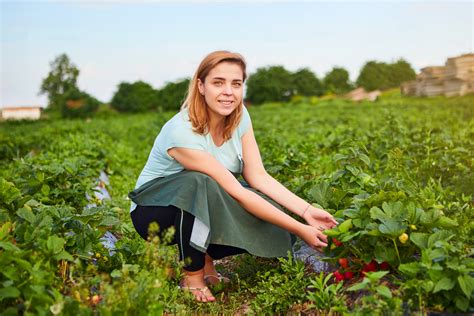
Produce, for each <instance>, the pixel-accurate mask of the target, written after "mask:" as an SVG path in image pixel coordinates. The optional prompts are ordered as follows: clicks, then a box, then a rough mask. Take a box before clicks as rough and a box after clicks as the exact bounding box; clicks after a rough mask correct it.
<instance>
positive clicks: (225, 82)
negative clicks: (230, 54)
mask: <svg viewBox="0 0 474 316" xmlns="http://www.w3.org/2000/svg"><path fill="white" fill-rule="evenodd" d="M243 76H244V74H243V72H242V69H241V68H240V66H239V65H238V64H235V63H229V62H222V63H220V64H218V65H217V66H215V67H214V68H213V69H211V71H210V72H209V74H208V75H207V77H206V78H205V79H204V82H202V81H201V80H200V79H198V88H199V93H201V94H202V95H203V96H204V98H205V100H206V103H207V106H208V109H209V110H210V111H211V117H217V118H224V117H226V116H228V115H229V114H231V113H232V112H233V111H234V110H235V109H236V108H237V106H239V105H240V103H241V102H242V96H243Z"/></svg>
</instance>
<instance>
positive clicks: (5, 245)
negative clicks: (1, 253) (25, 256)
mask: <svg viewBox="0 0 474 316" xmlns="http://www.w3.org/2000/svg"><path fill="white" fill-rule="evenodd" d="M0 248H3V249H5V250H7V251H14V252H19V251H21V250H20V248H18V247H17V246H15V245H14V244H12V243H10V242H8V241H0Z"/></svg>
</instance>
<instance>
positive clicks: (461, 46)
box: [0, 0, 474, 106]
mask: <svg viewBox="0 0 474 316" xmlns="http://www.w3.org/2000/svg"><path fill="white" fill-rule="evenodd" d="M0 1H1V29H0V34H1V50H0V54H1V91H0V93H1V99H0V105H1V106H15V105H33V104H40V105H46V103H47V99H46V97H45V96H38V92H39V87H40V84H41V80H42V79H43V78H44V77H46V76H47V74H48V72H49V70H50V66H49V63H50V62H51V61H52V60H54V58H55V57H56V56H58V55H59V54H61V53H66V54H67V55H68V56H69V58H70V59H71V60H72V62H73V63H74V64H75V65H76V66H77V67H78V68H79V69H80V75H79V79H78V82H79V87H80V88H81V89H83V90H85V91H86V92H88V93H90V94H92V95H94V96H95V97H97V98H99V99H100V100H101V101H104V102H108V101H110V99H111V97H112V95H113V94H114V92H115V91H116V88H117V85H118V84H119V83H120V82H123V81H126V82H134V81H136V80H144V81H146V82H148V83H150V84H151V85H153V86H154V87H156V88H159V87H161V86H162V85H163V84H164V83H165V82H167V81H174V80H177V79H180V78H184V77H191V76H192V74H193V72H194V71H195V69H196V68H197V66H198V64H199V62H200V60H201V59H202V58H203V57H204V56H205V55H206V54H207V53H209V52H211V51H214V50H218V49H227V50H231V51H237V52H240V53H241V54H243V55H244V56H245V58H246V59H247V63H248V71H249V73H252V72H254V71H255V70H256V69H257V68H259V67H264V66H269V65H283V66H285V67H286V68H287V69H288V70H291V71H295V70H297V69H299V68H302V67H308V68H310V69H311V70H312V71H313V72H315V73H316V75H317V76H318V77H322V76H324V74H325V73H326V72H327V71H329V70H330V69H331V68H332V67H334V66H342V67H345V68H346V69H347V70H349V72H350V74H351V79H353V80H355V79H356V78H357V75H358V72H359V70H360V68H361V67H362V66H363V64H364V63H365V62H366V61H368V60H378V61H385V62H392V61H395V60H396V59H398V58H404V59H406V60H407V61H408V62H410V63H411V64H412V66H413V67H414V68H415V70H416V71H419V69H420V68H422V67H425V66H430V65H443V64H444V62H445V60H446V58H448V57H453V56H457V55H460V54H463V53H469V52H473V42H474V40H473V29H474V22H473V15H474V12H473V11H474V8H473V6H474V5H473V3H474V2H473V1H462V2H455V1H409V0H405V1H377V2H376V1H365V2H355V1H331V2H324V1H305V2H298V1H269V0H267V1H264V0H260V1H199V0H195V1H174V2H171V1H167V2H165V1H152V0H149V1H123V0H122V1H105V0H96V1H73V0H70V1H41V0H37V1H18V0H16V1H7V0H0Z"/></svg>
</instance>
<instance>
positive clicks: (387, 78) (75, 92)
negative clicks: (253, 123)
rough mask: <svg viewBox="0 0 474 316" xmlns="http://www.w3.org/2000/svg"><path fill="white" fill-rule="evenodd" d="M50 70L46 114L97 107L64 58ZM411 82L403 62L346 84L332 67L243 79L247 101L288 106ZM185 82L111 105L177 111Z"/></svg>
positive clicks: (130, 88) (369, 66) (371, 68)
mask: <svg viewBox="0 0 474 316" xmlns="http://www.w3.org/2000/svg"><path fill="white" fill-rule="evenodd" d="M50 66H51V71H50V72H49V74H48V76H47V77H46V78H44V79H43V81H42V83H41V88H40V93H42V94H46V95H47V96H48V110H50V111H57V112H60V113H61V114H62V116H63V117H83V116H89V115H90V114H91V113H93V112H95V111H96V110H97V109H98V108H99V106H100V104H102V102H100V101H99V100H97V99H96V98H95V97H93V96H92V95H90V94H88V93H87V92H85V91H81V90H80V89H79V88H78V87H77V78H78V76H79V73H80V71H79V69H78V67H77V66H76V65H74V64H73V63H72V62H71V61H70V59H69V57H68V56H67V55H66V54H61V55H59V56H58V57H56V59H55V60H54V61H53V62H51V64H50ZM415 77H416V74H415V71H414V70H413V68H412V67H411V65H410V64H409V63H408V62H407V61H405V60H403V59H399V60H397V61H396V62H394V63H385V62H378V61H368V62H367V63H365V65H364V66H363V67H362V69H361V71H360V73H359V76H358V77H357V80H356V81H355V82H351V81H350V79H349V72H348V71H347V70H346V69H344V68H342V67H334V68H332V69H331V70H330V71H329V72H327V73H326V74H325V75H324V77H322V78H318V77H317V76H316V74H315V73H314V72H312V71H311V70H310V69H309V68H302V69H299V70H297V71H295V72H291V71H288V70H287V69H285V68H284V67H283V66H269V67H262V68H258V69H257V70H256V71H255V73H253V74H250V76H249V77H248V79H247V82H246V85H247V90H246V91H247V93H246V97H245V102H246V104H253V105H258V104H263V103H266V102H287V101H289V100H291V98H292V97H294V96H318V97H319V96H323V95H327V94H336V95H341V94H345V93H347V92H349V91H350V90H352V89H354V88H355V87H363V88H365V89H366V90H367V91H372V90H377V89H380V90H385V89H389V88H394V87H398V86H400V84H401V83H402V82H404V81H409V80H413V79H415ZM189 82H190V79H189V78H186V79H181V80H178V81H175V82H168V83H166V84H165V85H164V86H163V87H161V88H160V89H155V88H154V87H153V86H151V85H150V84H148V83H146V82H144V81H136V82H133V83H130V82H121V83H119V85H118V87H117V91H116V92H115V93H114V95H113V97H112V99H111V100H110V102H109V104H110V106H111V107H112V108H113V109H115V110H117V111H119V112H143V111H149V110H164V111H167V110H177V109H179V108H180V106H181V104H182V103H183V101H184V99H185V96H186V93H187V89H188V86H189Z"/></svg>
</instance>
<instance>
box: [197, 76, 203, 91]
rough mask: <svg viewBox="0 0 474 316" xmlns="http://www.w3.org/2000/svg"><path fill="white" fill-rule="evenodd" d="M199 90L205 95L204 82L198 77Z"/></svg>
mask: <svg viewBox="0 0 474 316" xmlns="http://www.w3.org/2000/svg"><path fill="white" fill-rule="evenodd" d="M198 90H199V93H200V94H202V95H204V83H203V82H202V81H201V79H199V78H198Z"/></svg>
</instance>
